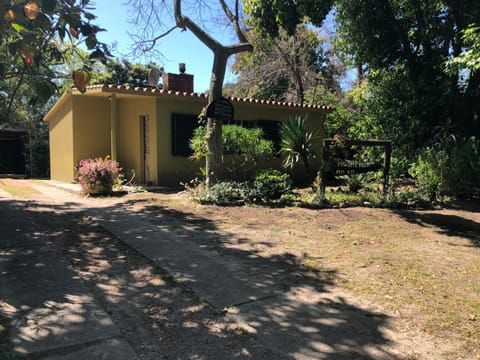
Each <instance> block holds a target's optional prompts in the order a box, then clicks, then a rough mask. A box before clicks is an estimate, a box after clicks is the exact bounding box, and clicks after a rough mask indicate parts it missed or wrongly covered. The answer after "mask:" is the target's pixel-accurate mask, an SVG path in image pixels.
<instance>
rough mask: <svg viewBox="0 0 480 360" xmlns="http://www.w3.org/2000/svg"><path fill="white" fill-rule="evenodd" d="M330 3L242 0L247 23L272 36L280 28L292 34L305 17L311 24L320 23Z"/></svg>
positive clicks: (291, 0)
mask: <svg viewBox="0 0 480 360" xmlns="http://www.w3.org/2000/svg"><path fill="white" fill-rule="evenodd" d="M332 3H333V1H332V0H302V1H295V0H273V1H272V0H243V6H244V8H245V13H246V14H247V15H248V16H249V18H248V21H247V22H248V24H249V25H251V26H253V27H254V28H255V29H256V30H257V31H260V32H262V33H263V34H268V35H270V36H273V37H275V36H277V35H278V33H279V31H280V29H281V28H283V29H285V30H286V31H287V32H288V33H289V34H293V33H294V32H295V28H296V26H297V25H298V24H300V23H302V22H303V21H304V19H305V18H306V17H308V19H309V21H310V22H312V23H313V24H315V25H318V26H319V25H321V23H322V21H323V20H324V18H325V16H326V15H327V13H328V12H329V11H330V7H331V5H332Z"/></svg>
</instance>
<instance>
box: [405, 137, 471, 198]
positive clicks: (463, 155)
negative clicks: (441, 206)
mask: <svg viewBox="0 0 480 360" xmlns="http://www.w3.org/2000/svg"><path fill="white" fill-rule="evenodd" d="M410 174H411V175H412V177H413V178H414V179H415V181H416V182H417V185H418V186H419V188H420V189H421V190H423V191H425V193H426V194H427V195H428V196H429V197H430V198H431V199H435V198H436V197H438V196H440V195H443V194H449V195H453V196H465V195H468V194H469V193H470V192H471V191H472V189H473V188H477V189H478V187H479V184H480V142H479V141H478V140H477V139H476V138H475V137H471V138H469V139H464V140H461V141H458V142H455V143H454V144H452V145H451V146H449V147H448V148H443V149H436V148H426V149H424V150H423V151H422V152H421V153H420V154H419V156H418V158H417V161H416V162H415V163H414V164H413V165H412V167H411V168H410Z"/></svg>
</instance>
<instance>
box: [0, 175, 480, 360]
mask: <svg viewBox="0 0 480 360" xmlns="http://www.w3.org/2000/svg"><path fill="white" fill-rule="evenodd" d="M0 181H1V182H0V188H3V190H4V191H8V192H9V193H11V194H13V197H14V199H15V201H17V202H18V201H20V202H22V203H24V205H25V211H28V212H30V213H31V214H32V216H34V218H35V219H36V222H38V224H39V225H40V226H41V228H42V231H43V232H44V233H45V234H48V236H50V237H51V238H52V239H54V241H55V243H56V244H57V246H59V248H60V249H61V252H62V254H63V256H65V258H67V259H68V260H69V261H70V263H71V264H72V268H73V269H74V271H75V272H76V273H77V274H78V276H79V277H80V278H81V279H82V281H83V282H84V284H85V285H86V287H87V288H88V289H89V291H90V292H91V293H92V294H93V296H94V297H95V298H96V299H97V300H98V301H99V303H100V304H101V305H102V307H103V308H104V309H105V310H106V312H107V313H108V314H109V315H110V317H111V318H112V320H113V322H114V323H115V324H116V325H117V326H118V327H119V328H120V331H121V333H122V334H123V335H124V336H125V337H126V339H127V340H128V342H129V344H130V345H131V346H132V348H133V349H134V350H135V352H136V353H137V354H138V356H139V357H140V358H151V359H156V358H158V354H160V353H161V354H162V356H163V357H164V358H205V359H207V358H208V359H211V358H218V359H223V358H236V357H240V358H250V357H251V358H278V357H279V356H278V352H276V351H275V349H274V348H275V347H281V346H282V344H275V337H274V336H273V335H272V336H267V335H269V334H274V333H275V332H276V331H281V328H282V326H285V329H288V328H289V326H287V324H284V323H282V321H283V320H281V321H280V320H279V321H278V322H274V321H272V319H274V318H275V316H277V315H278V314H277V315H275V311H273V313H269V314H265V313H255V311H252V312H250V313H251V314H254V317H252V318H248V317H247V318H245V317H243V318H238V317H236V310H237V309H234V308H231V309H215V308H213V307H212V306H211V305H209V304H208V303H207V302H205V301H203V300H202V299H201V298H199V297H198V296H197V295H196V294H195V293H193V292H192V291H190V290H189V289H188V288H186V287H185V286H181V285H179V284H178V283H177V282H176V280H175V279H174V278H172V277H171V276H170V275H169V274H168V273H166V272H165V271H163V270H162V269H161V268H159V267H158V266H155V265H154V264H153V263H152V262H150V261H149V260H148V259H147V258H145V257H144V256H142V255H141V254H139V253H137V252H136V251H134V250H132V249H131V248H130V247H128V246H126V245H125V244H123V243H122V242H121V241H119V240H118V239H115V238H114V237H112V235H111V234H109V233H108V232H106V231H105V230H104V229H103V228H102V227H101V226H99V225H98V224H97V223H96V222H94V221H92V219H91V218H90V217H89V216H85V212H84V211H85V209H87V208H98V207H105V206H111V207H112V208H113V207H114V208H116V209H121V210H123V211H128V212H132V213H137V214H141V215H142V216H143V217H144V218H148V221H149V222H151V223H152V224H154V225H155V226H158V227H162V226H168V227H169V228H182V227H185V226H189V227H190V228H193V229H195V230H194V232H192V233H191V234H193V235H194V236H192V238H193V239H194V241H195V242H198V244H199V246H201V247H202V248H204V249H206V250H208V251H212V252H216V253H218V254H221V255H222V256H228V257H232V258H233V257H235V258H238V259H241V260H242V261H243V262H244V263H249V264H251V265H252V269H253V268H254V267H253V266H255V269H258V268H261V267H262V266H264V267H265V266H267V265H270V264H276V265H275V266H277V265H278V266H280V267H281V268H282V269H284V271H283V272H281V273H279V275H278V277H277V278H276V281H278V282H279V283H281V284H283V285H282V286H284V288H285V289H286V291H287V290H289V291H290V290H291V289H299V290H298V291H297V293H295V294H294V296H296V297H297V298H298V299H302V301H303V303H305V304H308V303H310V304H318V306H324V307H325V308H326V309H328V311H329V312H330V313H332V314H337V315H338V313H339V312H340V314H341V313H342V311H343V315H342V316H343V317H344V318H343V319H342V316H336V317H333V316H332V319H335V321H341V322H343V321H346V322H347V323H348V322H349V321H350V322H352V319H366V320H359V321H360V322H362V321H363V322H368V323H369V324H372V323H375V324H376V325H375V326H376V331H375V332H376V333H375V334H373V337H374V338H376V339H377V341H376V342H375V343H371V342H370V343H365V344H363V345H361V342H356V341H357V340H358V339H357V338H355V336H352V335H351V334H349V335H348V336H342V333H341V332H339V333H334V334H331V335H330V338H329V337H328V336H327V334H323V335H322V336H324V339H325V341H324V346H323V347H322V346H318V347H317V348H314V350H315V351H317V352H316V353H311V354H313V355H312V357H314V358H315V357H316V358H319V359H322V358H325V359H351V358H372V359H390V358H391V359H395V358H399V359H401V358H405V359H456V358H458V359H460V358H461V359H480V356H479V355H480V354H479V352H480V330H479V329H480V284H479V281H478V279H479V278H480V261H479V260H480V247H479V245H480V235H479V234H480V212H479V208H478V207H476V205H475V204H473V206H472V207H470V208H466V207H462V208H450V209H443V210H437V211H398V212H394V211H389V210H382V209H367V208H350V209H328V210H307V209H298V208H284V209H270V208H263V207H256V206H252V207H248V206H247V207H230V208H221V207H216V206H200V205H198V204H194V203H191V202H190V201H188V199H186V198H185V197H184V196H183V195H181V194H180V195H179V194H176V193H172V194H166V193H155V194H152V193H145V194H130V195H126V196H124V197H121V198H110V199H82V198H78V197H76V195H72V194H65V193H64V196H65V198H63V199H62V198H61V197H59V196H60V195H59V194H61V193H62V192H59V191H57V190H51V191H53V192H54V196H53V198H55V201H52V196H51V193H50V197H49V196H48V195H46V193H48V191H46V192H45V191H44V190H45V188H48V187H49V186H50V185H48V184H46V183H41V182H35V181H33V182H32V181H12V180H5V179H1V180H0ZM42 189H43V190H42ZM72 198H73V199H75V202H76V203H77V205H71V206H69V205H68V202H72ZM59 203H61V204H63V205H62V206H58V204H59ZM252 271H253V270H252ZM306 284H313V285H312V286H318V284H321V285H322V286H321V288H322V289H323V290H324V292H325V294H328V295H325V294H322V295H321V298H315V296H312V293H309V292H308V291H305V289H306V286H304V285H306ZM297 285H302V286H297ZM291 293H292V292H289V294H291ZM326 304H330V305H331V306H327V305H326ZM246 306H251V305H248V304H247V305H246ZM346 308H348V310H349V311H344V309H346ZM273 310H275V309H273ZM352 313H355V314H356V315H358V316H359V317H358V318H357V317H354V316H350V314H352ZM347 314H348V316H347ZM267 315H268V321H269V323H268V324H267V323H264V324H262V321H267V320H262V319H266V318H267ZM278 316H279V315H278ZM235 320H238V321H235ZM243 320H246V321H243ZM315 320H316V321H315V322H314V321H311V319H310V321H308V322H307V323H308V324H309V326H308V327H305V328H304V329H302V331H303V333H304V334H309V333H311V334H314V333H315V332H317V331H318V329H321V328H324V329H329V327H328V326H331V325H332V324H328V319H323V320H322V319H315ZM290 321H295V320H294V319H290ZM330 321H333V320H330ZM272 324H275V326H277V328H276V329H275V328H272V326H271V325H272ZM282 324H283V325H282ZM327 325H328V326H327ZM356 326H357V327H359V328H360V327H361V324H355V323H348V329H350V330H349V331H352V329H353V331H355V328H356ZM331 328H332V327H330V329H331ZM337 328H338V329H342V328H343V327H342V326H338V327H337ZM258 329H263V330H264V332H265V333H266V332H269V334H267V335H265V334H259V333H258V331H257V330H258ZM340 331H343V330H340ZM306 336H308V335H306ZM349 337H350V340H349ZM338 338H342V341H341V342H340V341H338ZM329 339H330V340H329ZM329 341H330V342H331V343H332V344H333V343H335V344H336V346H335V347H329V345H328V342H329ZM355 344H357V346H358V347H361V346H362V347H364V349H358V350H359V351H358V352H354V353H352V352H350V351H351V348H352V346H355ZM342 346H343V347H344V348H343V350H342ZM347 348H348V351H347ZM360 350H361V351H360ZM362 354H363V355H362ZM315 355H316V356H315ZM285 356H286V357H287V358H290V357H296V356H295V355H294V354H293V355H292V356H289V355H288V354H285ZM299 358H300V356H299Z"/></svg>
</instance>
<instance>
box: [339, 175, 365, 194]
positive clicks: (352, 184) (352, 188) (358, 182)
mask: <svg viewBox="0 0 480 360" xmlns="http://www.w3.org/2000/svg"><path fill="white" fill-rule="evenodd" d="M343 178H344V180H345V185H346V186H347V191H348V192H349V193H351V194H357V193H358V192H359V191H360V190H361V189H363V188H364V187H365V186H366V185H367V183H368V177H367V175H366V174H351V175H345V176H344V177H343Z"/></svg>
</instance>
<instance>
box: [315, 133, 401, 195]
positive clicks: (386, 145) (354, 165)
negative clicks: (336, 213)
mask: <svg viewBox="0 0 480 360" xmlns="http://www.w3.org/2000/svg"><path fill="white" fill-rule="evenodd" d="M359 146H364V147H372V146H380V147H383V149H384V159H383V163H382V162H380V161H375V160H373V161H372V160H371V161H359V160H355V159H353V158H352V154H350V153H349V150H350V149H353V148H357V147H359ZM335 147H336V148H337V149H335ZM391 153H392V142H391V141H380V140H344V141H339V140H336V139H325V140H323V164H324V169H322V180H325V179H326V178H327V176H326V175H327V173H331V174H333V175H336V176H337V175H351V174H362V173H367V172H371V171H379V170H383V190H384V192H386V191H387V188H388V175H389V170H390V157H391ZM321 192H322V194H324V193H325V181H322V189H321Z"/></svg>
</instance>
